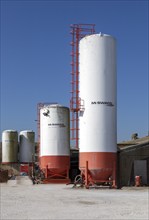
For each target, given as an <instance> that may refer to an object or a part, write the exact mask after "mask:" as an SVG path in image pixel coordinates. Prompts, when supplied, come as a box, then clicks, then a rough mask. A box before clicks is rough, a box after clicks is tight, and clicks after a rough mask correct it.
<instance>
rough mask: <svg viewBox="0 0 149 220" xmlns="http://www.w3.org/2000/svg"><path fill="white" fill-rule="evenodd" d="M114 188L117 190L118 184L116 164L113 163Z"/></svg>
mask: <svg viewBox="0 0 149 220" xmlns="http://www.w3.org/2000/svg"><path fill="white" fill-rule="evenodd" d="M112 188H117V183H116V162H114V163H113V184H112Z"/></svg>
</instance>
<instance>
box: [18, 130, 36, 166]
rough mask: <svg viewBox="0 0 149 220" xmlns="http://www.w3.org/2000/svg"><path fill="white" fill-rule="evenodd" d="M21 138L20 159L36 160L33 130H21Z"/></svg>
mask: <svg viewBox="0 0 149 220" xmlns="http://www.w3.org/2000/svg"><path fill="white" fill-rule="evenodd" d="M19 140H20V148H19V161H20V162H21V163H32V162H34V155H35V133H34V132H33V131H31V130H25V131H21V132H20V134H19Z"/></svg>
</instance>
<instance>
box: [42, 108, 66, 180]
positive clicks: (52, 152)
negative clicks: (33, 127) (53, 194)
mask: <svg viewBox="0 0 149 220" xmlns="http://www.w3.org/2000/svg"><path fill="white" fill-rule="evenodd" d="M40 167H41V169H43V170H45V169H46V167H47V168H48V171H49V176H51V178H52V176H53V177H54V178H58V177H59V178H61V177H66V175H67V171H68V170H69V167H70V119H69V108H67V107H64V106H61V105H58V104H52V105H47V106H44V107H43V108H41V109H40ZM47 175H48V174H47Z"/></svg>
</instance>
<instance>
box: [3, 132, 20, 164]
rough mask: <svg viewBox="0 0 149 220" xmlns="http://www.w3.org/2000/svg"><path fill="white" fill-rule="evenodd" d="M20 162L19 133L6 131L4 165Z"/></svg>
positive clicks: (4, 134)
mask: <svg viewBox="0 0 149 220" xmlns="http://www.w3.org/2000/svg"><path fill="white" fill-rule="evenodd" d="M16 162H18V132H17V131H16V130H5V131H3V133H2V163H16Z"/></svg>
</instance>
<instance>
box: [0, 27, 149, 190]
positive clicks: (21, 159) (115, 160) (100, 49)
mask: <svg viewBox="0 0 149 220" xmlns="http://www.w3.org/2000/svg"><path fill="white" fill-rule="evenodd" d="M71 34H72V42H71V46H72V52H71V57H72V63H71V66H72V72H71V76H72V80H71V99H70V108H68V107H65V106H62V105H60V104H55V103H39V104H38V107H37V117H38V120H37V127H38V134H37V136H38V146H37V151H36V152H35V134H34V132H33V131H30V130H26V131H21V132H20V134H19V141H18V132H17V131H15V130H6V131H3V134H2V163H1V168H3V169H8V170H9V174H10V175H11V173H10V172H12V173H13V174H14V175H18V174H19V173H20V172H26V173H27V174H28V175H30V176H31V177H32V178H34V179H37V176H38V175H36V174H39V173H40V174H42V175H43V176H44V178H43V183H70V182H72V181H74V182H75V184H78V183H79V184H80V183H81V184H82V186H85V187H86V188H89V187H92V186H100V185H106V186H109V187H113V188H117V187H122V186H126V185H127V186H131V185H135V184H136V181H135V178H136V177H139V178H140V179H139V180H140V182H139V185H140V186H141V185H149V140H148V137H146V138H144V139H137V140H135V141H133V142H129V143H126V142H124V143H120V144H118V147H117V100H116V97H117V94H116V87H117V85H116V81H117V70H116V69H117V64H116V60H117V57H116V39H115V37H113V36H110V35H107V34H103V33H99V34H96V33H95V25H94V24H79V25H77V24H74V25H71ZM70 112H71V119H70ZM71 144H74V145H73V147H72V149H70V145H71ZM35 153H36V155H37V161H36V160H35ZM36 162H37V163H36ZM37 166H38V169H37ZM77 176H78V179H77Z"/></svg>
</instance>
